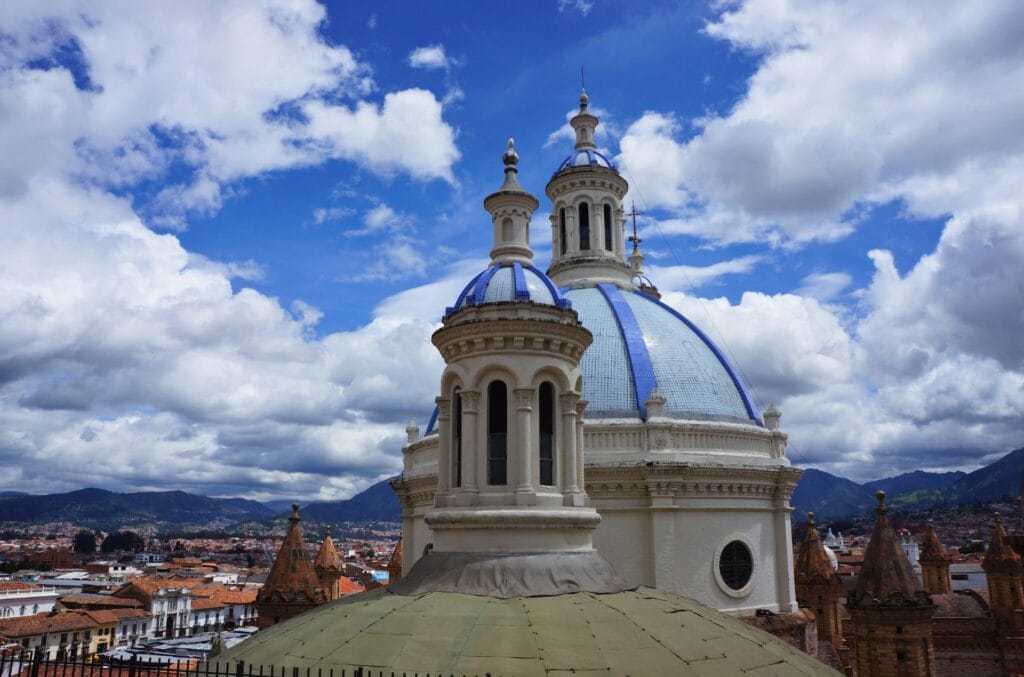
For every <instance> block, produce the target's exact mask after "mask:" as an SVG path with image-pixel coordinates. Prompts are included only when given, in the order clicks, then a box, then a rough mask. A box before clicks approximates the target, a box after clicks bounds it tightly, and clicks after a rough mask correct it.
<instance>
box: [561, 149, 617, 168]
mask: <svg viewBox="0 0 1024 677" xmlns="http://www.w3.org/2000/svg"><path fill="white" fill-rule="evenodd" d="M592 166H598V167H607V168H608V169H611V170H612V171H616V172H617V171H619V168H618V167H616V166H615V164H614V163H613V162H612V161H611V160H609V159H608V158H607V157H605V156H604V154H603V153H599V152H597V151H596V150H589V149H586V148H583V149H578V150H574V151H573V153H572V155H570V156H569V157H567V158H565V162H563V163H562V164H561V165H559V167H558V170H557V171H556V172H555V174H558V173H559V172H564V171H565V170H567V169H572V168H573V167H592Z"/></svg>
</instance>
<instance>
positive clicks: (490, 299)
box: [445, 262, 572, 315]
mask: <svg viewBox="0 0 1024 677" xmlns="http://www.w3.org/2000/svg"><path fill="white" fill-rule="evenodd" d="M516 301H520V302H522V301H530V302H532V303H540V304H543V305H547V306H557V307H559V308H570V307H571V306H572V304H571V303H570V302H569V301H568V300H567V299H566V298H565V297H564V296H562V294H561V293H559V291H558V289H557V288H556V287H555V285H554V283H553V282H552V281H551V279H550V278H549V277H548V276H547V275H545V274H544V272H543V271H541V270H540V269H539V268H537V267H535V266H533V265H525V266H524V265H523V264H521V263H518V262H515V263H495V264H492V265H490V266H488V267H487V268H485V269H484V270H482V271H481V272H480V274H478V275H477V276H476V277H474V278H473V279H472V280H470V281H469V284H467V285H466V286H465V287H464V288H463V290H462V292H461V293H460V294H459V297H458V298H457V299H456V300H455V305H454V306H450V307H448V309H447V310H446V311H445V315H448V314H450V313H454V312H455V311H456V310H459V309H461V308H465V307H466V306H476V305H481V304H484V303H513V302H516Z"/></svg>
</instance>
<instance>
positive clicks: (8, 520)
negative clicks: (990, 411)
mask: <svg viewBox="0 0 1024 677" xmlns="http://www.w3.org/2000/svg"><path fill="white" fill-rule="evenodd" d="M1022 477H1024V448H1022V449H1017V450H1015V451H1011V452H1010V453H1008V454H1006V455H1005V456H1003V457H1002V458H1000V459H999V460H997V461H995V462H993V463H991V464H989V465H987V466H984V467H982V468H979V469H977V470H975V471H974V472H971V473H962V472H944V473H930V472H924V471H921V470H916V471H914V472H910V473H905V474H903V475H898V476H896V477H888V478H885V479H880V480H874V481H871V482H865V483H863V484H858V483H856V482H853V481H851V480H848V479H845V478H843V477H836V476H835V475H831V474H829V473H827V472H824V471H821V470H816V469H814V468H808V469H807V470H806V471H805V472H804V476H803V478H802V479H801V480H800V483H799V484H798V485H797V488H796V491H794V492H793V497H792V501H791V503H792V505H793V508H794V513H795V515H796V517H797V519H802V518H803V516H804V514H805V513H806V512H808V511H814V512H815V514H816V515H817V518H818V519H819V520H835V519H843V518H847V517H854V516H858V515H863V514H866V513H868V512H870V511H871V510H872V508H873V507H874V506H875V498H874V494H875V492H876V491H878V490H879V489H881V490H882V491H885V493H886V495H887V498H886V503H887V504H888V505H890V506H891V507H893V508H895V509H900V508H903V509H918V508H928V507H931V506H935V505H944V504H964V503H990V502H994V501H1000V500H1006V499H1008V498H1009V499H1016V498H1017V497H1019V496H1020V495H1021V489H1022V482H1021V480H1022ZM290 504H291V501H286V500H275V501H270V502H267V503H259V502H257V501H253V500H249V499H245V498H209V497H206V496H200V495H197V494H189V493H186V492H184V491H143V492H135V493H125V494H121V493H115V492H112V491H106V490H104V489H80V490H78V491H72V492H68V493H63V494H46V495H29V494H24V493H22V492H17V491H4V492H0V526H4V527H27V526H33V525H41V524H48V523H54V522H71V523H73V524H75V525H78V526H83V527H89V528H92V529H103V530H105V531H111V530H115V529H119V528H122V527H126V526H127V527H139V526H144V525H150V526H154V527H156V528H158V529H179V530H182V529H183V530H201V529H208V530H209V529H213V530H230V529H231V528H233V527H236V526H239V525H241V524H246V523H252V522H258V523H264V524H266V525H268V526H269V525H272V524H274V523H275V522H277V521H280V519H281V518H282V517H284V516H286V515H287V514H288V513H289V512H290ZM302 516H303V519H304V520H306V521H308V522H313V523H322V524H323V523H334V524H339V523H344V522H349V523H366V522H397V521H399V520H400V519H401V507H400V506H399V503H398V498H397V497H396V496H395V493H394V491H392V489H391V486H390V485H389V484H388V482H387V480H385V481H382V482H378V483H376V484H374V485H373V486H371V487H369V488H368V489H366V490H365V491H363V492H362V493H360V494H357V495H356V496H353V497H352V498H350V499H347V500H344V501H315V502H312V503H309V504H307V505H306V506H304V507H303V508H302Z"/></svg>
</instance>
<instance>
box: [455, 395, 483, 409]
mask: <svg viewBox="0 0 1024 677" xmlns="http://www.w3.org/2000/svg"><path fill="white" fill-rule="evenodd" d="M459 397H461V398H462V410H463V411H465V412H471V413H476V411H477V407H479V406H480V391H479V390H460V391H459Z"/></svg>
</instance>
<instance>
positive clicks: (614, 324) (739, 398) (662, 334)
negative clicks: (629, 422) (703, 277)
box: [564, 284, 761, 425]
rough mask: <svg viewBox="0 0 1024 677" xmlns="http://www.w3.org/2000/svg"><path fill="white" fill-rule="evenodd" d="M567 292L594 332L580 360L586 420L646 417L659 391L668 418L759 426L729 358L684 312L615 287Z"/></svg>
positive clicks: (574, 306) (581, 319)
mask: <svg viewBox="0 0 1024 677" xmlns="http://www.w3.org/2000/svg"><path fill="white" fill-rule="evenodd" d="M564 293H565V296H566V297H567V298H568V299H569V300H570V301H572V305H573V308H574V309H575V310H576V312H577V313H578V314H579V317H580V321H581V322H582V323H583V326H584V327H586V328H587V329H589V330H590V332H591V333H592V334H593V335H594V342H593V344H591V346H590V348H588V349H587V352H586V353H584V355H583V361H582V364H581V366H582V368H583V397H584V399H586V400H587V401H588V402H589V404H588V405H587V410H586V416H587V419H600V418H641V419H646V418H647V406H646V404H645V400H646V399H647V398H648V397H649V396H650V394H651V392H652V391H653V390H657V391H658V394H660V395H661V396H662V397H664V398H665V400H666V402H665V408H664V415H665V416H667V417H669V418H674V419H688V420H709V421H727V422H735V423H754V424H757V425H761V422H760V421H759V419H758V417H757V414H756V410H755V409H754V406H753V401H752V399H751V398H750V395H749V394H748V393H747V390H746V388H745V387H744V385H743V382H742V381H741V380H740V378H739V375H738V374H737V373H736V371H735V370H734V369H733V367H732V366H731V365H730V364H729V361H728V360H727V359H726V357H725V355H724V354H723V353H722V351H721V350H719V348H718V347H717V346H716V345H715V344H714V343H713V342H712V341H711V339H710V338H708V337H707V335H705V334H704V333H703V332H702V331H701V330H700V329H699V328H698V327H697V326H696V325H695V324H693V323H692V322H691V321H690V320H688V319H687V318H686V317H684V316H683V315H682V314H681V313H679V312H677V311H676V310H675V309H673V308H671V307H669V306H667V305H665V304H664V303H661V302H660V301H658V300H656V299H654V298H651V297H650V296H648V295H646V294H642V293H640V292H635V291H634V292H629V291H625V290H622V289H620V288H619V287H616V286H614V285H609V284H598V285H596V286H592V287H583V288H580V289H568V290H565V292H564Z"/></svg>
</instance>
